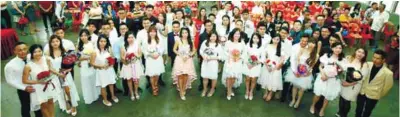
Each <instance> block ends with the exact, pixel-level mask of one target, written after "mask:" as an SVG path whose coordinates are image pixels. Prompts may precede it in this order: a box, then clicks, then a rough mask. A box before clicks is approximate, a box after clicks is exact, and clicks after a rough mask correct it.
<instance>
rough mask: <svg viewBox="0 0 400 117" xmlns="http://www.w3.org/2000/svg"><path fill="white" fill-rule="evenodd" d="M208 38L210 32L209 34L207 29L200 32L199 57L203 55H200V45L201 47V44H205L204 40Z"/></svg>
mask: <svg viewBox="0 0 400 117" xmlns="http://www.w3.org/2000/svg"><path fill="white" fill-rule="evenodd" d="M208 38H209V34H208V33H207V32H206V31H204V32H203V33H201V34H200V38H199V48H197V55H198V56H199V57H201V56H200V47H201V45H202V44H203V42H204V41H206V40H207V39H208Z"/></svg>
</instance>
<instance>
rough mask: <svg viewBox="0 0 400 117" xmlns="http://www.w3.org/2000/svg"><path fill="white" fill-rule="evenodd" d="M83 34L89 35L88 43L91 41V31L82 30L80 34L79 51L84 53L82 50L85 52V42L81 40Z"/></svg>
mask: <svg viewBox="0 0 400 117" xmlns="http://www.w3.org/2000/svg"><path fill="white" fill-rule="evenodd" d="M83 33H85V34H86V35H88V41H90V40H91V37H90V33H89V30H87V29H82V30H81V31H80V32H79V42H78V50H79V51H82V50H83V42H82V40H81V36H82V34H83Z"/></svg>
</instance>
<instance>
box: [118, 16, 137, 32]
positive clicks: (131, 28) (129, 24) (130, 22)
mask: <svg viewBox="0 0 400 117" xmlns="http://www.w3.org/2000/svg"><path fill="white" fill-rule="evenodd" d="M125 21H126V22H125V24H126V26H127V27H128V29H129V31H132V30H133V20H132V19H129V18H126V20H125ZM114 24H115V28H116V29H117V32H118V35H121V33H120V32H119V26H120V25H121V24H120V19H119V18H116V19H115V20H114Z"/></svg>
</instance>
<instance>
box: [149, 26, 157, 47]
mask: <svg viewBox="0 0 400 117" xmlns="http://www.w3.org/2000/svg"><path fill="white" fill-rule="evenodd" d="M151 31H155V32H156V33H157V28H156V27H155V26H154V25H153V26H150V28H149V30H148V31H147V43H148V44H151V37H150V32H151ZM155 39H156V42H157V44H158V43H159V42H160V39H159V38H158V36H157V34H156V36H155Z"/></svg>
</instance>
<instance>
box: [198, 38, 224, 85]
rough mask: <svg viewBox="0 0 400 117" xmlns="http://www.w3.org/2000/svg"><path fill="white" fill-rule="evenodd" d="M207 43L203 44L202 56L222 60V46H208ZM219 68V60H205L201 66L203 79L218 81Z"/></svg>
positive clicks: (211, 44) (201, 48) (201, 47)
mask: <svg viewBox="0 0 400 117" xmlns="http://www.w3.org/2000/svg"><path fill="white" fill-rule="evenodd" d="M206 42H207V41H204V42H203V44H201V46H200V55H201V56H208V57H211V58H214V57H215V58H218V59H222V56H221V54H222V48H221V45H219V44H218V45H216V44H213V43H209V45H208V46H207V45H206ZM218 67H219V62H218V60H204V59H203V62H202V64H201V77H203V78H209V79H211V80H216V79H217V78H218Z"/></svg>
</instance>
